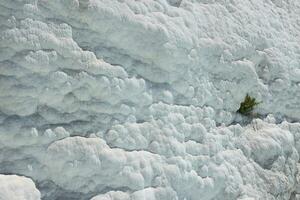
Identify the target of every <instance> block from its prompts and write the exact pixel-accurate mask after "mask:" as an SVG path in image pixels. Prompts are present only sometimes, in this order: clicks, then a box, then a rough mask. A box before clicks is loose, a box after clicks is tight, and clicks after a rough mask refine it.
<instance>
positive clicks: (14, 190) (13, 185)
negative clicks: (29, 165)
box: [0, 174, 41, 200]
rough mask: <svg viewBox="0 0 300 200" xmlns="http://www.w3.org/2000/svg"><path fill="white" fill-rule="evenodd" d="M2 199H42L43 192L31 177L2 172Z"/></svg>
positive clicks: (0, 176)
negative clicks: (41, 192)
mask: <svg viewBox="0 0 300 200" xmlns="http://www.w3.org/2000/svg"><path fill="white" fill-rule="evenodd" d="M0 199H1V200H8V199H9V200H40V199H41V194H40V192H39V191H38V190H37V189H36V187H35V184H34V183H33V181H32V180H31V179H29V178H26V177H23V176H16V175H3V174H0Z"/></svg>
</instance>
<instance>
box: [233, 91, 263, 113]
mask: <svg viewBox="0 0 300 200" xmlns="http://www.w3.org/2000/svg"><path fill="white" fill-rule="evenodd" d="M258 104H260V102H256V99H255V98H252V97H250V96H249V95H248V94H247V95H246V97H245V99H244V101H243V102H242V103H241V105H240V108H239V109H238V110H237V112H238V113H240V114H242V115H247V116H248V115H250V114H251V113H252V111H253V109H254V107H255V106H256V105H258Z"/></svg>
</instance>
